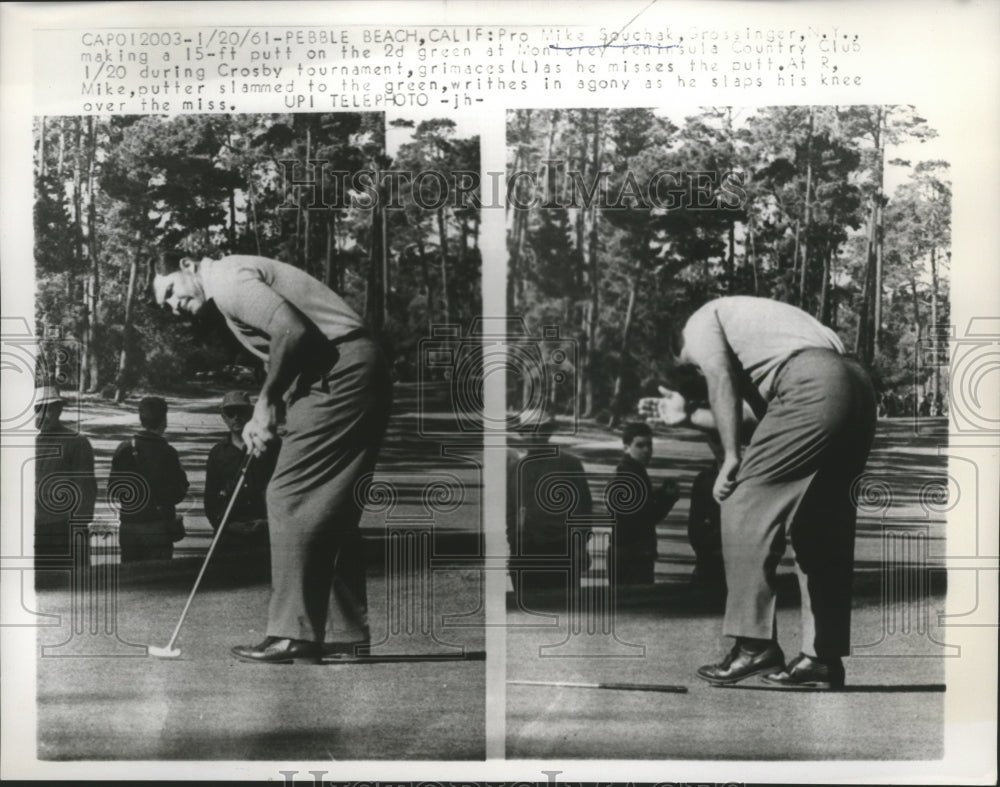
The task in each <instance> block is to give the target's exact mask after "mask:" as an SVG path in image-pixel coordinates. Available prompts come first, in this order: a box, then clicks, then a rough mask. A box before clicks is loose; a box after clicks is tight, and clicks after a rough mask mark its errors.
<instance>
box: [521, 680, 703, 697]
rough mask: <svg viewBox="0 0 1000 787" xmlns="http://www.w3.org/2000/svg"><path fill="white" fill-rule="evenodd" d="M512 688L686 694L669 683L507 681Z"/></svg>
mask: <svg viewBox="0 0 1000 787" xmlns="http://www.w3.org/2000/svg"><path fill="white" fill-rule="evenodd" d="M507 683H508V684H511V685H514V686H555V687H556V688H561V689H610V690H611V691H662V692H669V693H671V694H687V686H677V685H672V684H669V683H569V682H567V681H561V680H509V681H507Z"/></svg>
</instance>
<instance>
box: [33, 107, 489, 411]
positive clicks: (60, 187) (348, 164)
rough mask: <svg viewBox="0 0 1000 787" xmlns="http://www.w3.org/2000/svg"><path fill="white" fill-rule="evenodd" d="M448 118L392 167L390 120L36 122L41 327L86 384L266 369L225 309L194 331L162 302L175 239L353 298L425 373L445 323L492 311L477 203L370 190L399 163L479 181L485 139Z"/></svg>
mask: <svg viewBox="0 0 1000 787" xmlns="http://www.w3.org/2000/svg"><path fill="white" fill-rule="evenodd" d="M449 123H450V121H441V120H429V121H424V122H423V123H421V124H420V126H419V127H418V128H417V133H416V134H415V137H414V141H413V142H412V143H410V144H409V145H404V147H403V149H402V150H401V151H400V154H399V158H400V160H401V161H400V162H393V161H391V160H390V159H389V157H388V156H387V155H386V152H385V120H384V117H383V116H382V115H381V114H375V113H368V114H361V113H337V114H307V115H233V116H227V115H183V116H177V117H170V118H167V117H160V116H124V117H111V118H79V117H71V118H69V117H56V118H38V119H36V121H35V148H36V149H35V154H36V155H35V210H34V225H35V226H34V230H35V270H36V278H37V285H38V287H37V292H38V296H37V298H36V322H37V327H38V331H39V334H40V335H41V334H47V335H53V334H54V333H58V335H60V336H61V337H62V338H63V339H64V340H67V341H73V342H76V343H77V344H78V345H79V346H80V347H81V352H80V358H81V368H80V375H79V379H78V380H75V381H74V382H76V383H78V384H79V386H80V387H81V388H82V389H84V390H90V391H94V390H98V389H101V388H105V387H106V386H109V385H110V386H114V387H115V388H116V389H117V391H118V395H119V396H121V395H123V394H124V392H125V391H126V390H128V389H129V388H130V387H133V386H137V385H148V386H153V387H161V388H162V387H170V386H172V385H176V384H179V383H183V382H185V381H189V380H191V379H192V378H193V377H194V376H196V375H198V374H199V373H202V372H207V371H218V370H219V369H220V368H223V367H226V366H228V365H231V364H234V363H240V364H242V363H252V361H251V359H250V357H249V356H247V355H245V354H243V352H242V351H241V349H240V347H239V345H238V344H237V343H235V341H233V340H232V339H231V337H229V336H228V332H226V331H221V332H220V331H215V330H212V327H213V326H212V325H211V320H209V324H208V325H206V326H201V328H202V329H201V330H200V331H198V332H197V333H196V335H195V337H194V338H192V334H191V332H190V331H189V330H187V329H186V328H185V327H183V326H177V325H174V324H172V323H171V322H169V321H167V320H164V319H163V318H162V316H161V315H159V314H157V313H156V312H155V310H152V309H150V308H148V304H147V301H148V292H149V284H150V282H151V278H152V275H153V271H152V264H153V261H154V260H155V258H156V256H157V254H158V253H159V251H161V250H164V249H177V250H180V251H182V252H185V253H190V254H194V255H199V256H200V255H205V256H211V257H217V256H223V255H226V254H260V255H264V256H268V257H272V258H275V259H278V260H281V261H283V262H287V263H290V264H293V265H296V266H298V267H300V268H302V269H304V270H305V271H307V272H308V273H310V274H311V275H312V276H314V277H316V278H318V279H319V280H321V281H323V282H325V283H326V284H328V285H329V286H330V287H331V288H333V289H334V290H335V291H337V292H339V293H340V294H342V295H343V296H344V297H345V298H346V299H347V301H348V302H349V303H350V304H351V305H352V306H353V307H354V308H355V309H356V310H357V311H359V313H362V314H364V315H365V317H366V318H367V320H368V321H369V323H370V324H372V325H373V327H374V328H375V329H376V332H377V334H378V335H379V337H380V339H381V340H382V342H383V343H384V344H385V345H386V347H387V348H388V349H389V350H390V351H391V352H392V353H393V354H394V356H395V358H396V368H397V373H398V374H401V375H403V376H404V378H405V377H407V376H412V375H413V374H415V369H416V366H415V363H414V358H413V357H410V356H413V355H414V354H415V352H416V345H417V341H418V338H419V336H420V335H424V333H425V329H426V326H427V325H428V324H430V323H432V322H434V321H449V320H454V321H462V320H468V319H471V316H472V315H473V314H478V311H479V304H480V288H479V265H480V261H479V254H478V232H479V222H478V213H475V215H473V214H471V213H470V212H469V211H468V210H462V209H461V208H460V207H456V206H453V205H449V206H446V207H444V208H442V209H440V210H437V211H427V210H424V209H422V208H421V207H419V206H417V205H413V204H412V200H411V204H407V205H406V207H405V209H400V210H393V209H392V208H391V207H390V208H388V209H386V208H385V206H384V205H383V204H381V203H380V204H376V205H373V204H372V202H373V200H372V199H371V196H372V195H371V193H370V192H372V191H374V190H377V189H381V188H382V187H381V186H380V185H379V184H380V179H379V173H383V172H385V171H386V170H389V169H390V168H393V167H394V168H399V167H400V166H405V167H430V166H433V167H435V168H437V169H438V170H443V172H444V174H445V176H449V175H450V173H451V169H464V170H469V171H474V172H476V173H477V177H478V170H479V141H478V137H473V138H459V137H458V136H457V135H456V134H455V133H454V128H453V127H449ZM366 178H367V180H366ZM366 191H368V192H369V193H368V194H366V193H365V192H366ZM380 196H386V195H384V194H380ZM414 249H416V250H417V251H414ZM431 264H432V267H431V270H429V271H428V272H426V273H425V272H424V267H425V266H428V265H431ZM442 277H443V278H442ZM431 293H433V296H432V295H431ZM449 304H450V305H449Z"/></svg>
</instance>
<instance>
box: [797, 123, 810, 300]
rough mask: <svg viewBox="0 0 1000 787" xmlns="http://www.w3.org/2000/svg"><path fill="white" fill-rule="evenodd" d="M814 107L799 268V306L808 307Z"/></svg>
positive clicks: (807, 146) (808, 148)
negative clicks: (807, 277)
mask: <svg viewBox="0 0 1000 787" xmlns="http://www.w3.org/2000/svg"><path fill="white" fill-rule="evenodd" d="M813 121H814V118H813V109H812V107H809V126H808V129H807V131H806V200H805V210H804V211H803V213H804V216H803V218H804V222H805V227H804V228H803V230H802V246H801V248H802V263H801V268H800V269H799V307H800V308H802V309H805V308H806V273H807V271H808V267H809V226H810V223H811V221H812V195H811V191H812V138H813Z"/></svg>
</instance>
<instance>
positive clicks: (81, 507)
mask: <svg viewBox="0 0 1000 787" xmlns="http://www.w3.org/2000/svg"><path fill="white" fill-rule="evenodd" d="M65 404H66V400H65V399H63V398H62V396H60V395H59V390H58V389H57V388H56V387H55V386H52V385H45V386H40V387H38V388H36V389H35V428H36V429H37V430H38V437H37V438H36V440H35V457H36V459H35V568H36V569H42V568H46V567H52V568H56V567H59V568H65V567H68V566H69V565H70V562H69V561H70V559H71V557H76V558H77V560H76V563H77V565H79V564H80V562H81V561H82V564H83V565H85V566H86V565H89V564H90V537H89V532H88V529H87V525H88V524H89V523H90V521H91V520H92V519H93V518H94V502H95V501H96V500H97V479H96V478H95V477H94V449H93V447H92V446H91V444H90V440H88V439H87V438H86V437H84V436H83V435H82V434H79V433H78V432H76V431H75V430H73V429H70V428H69V427H67V426H66V425H65V424H63V423H62V421H61V420H60V419H61V417H62V412H63V408H64V406H65ZM66 502H68V503H69V504H70V505H69V506H67V505H66ZM74 531H75V532H78V533H81V534H82V537H78V538H77V539H76V544H75V546H74V543H73V533H74Z"/></svg>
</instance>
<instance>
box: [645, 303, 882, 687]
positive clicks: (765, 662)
mask: <svg viewBox="0 0 1000 787" xmlns="http://www.w3.org/2000/svg"><path fill="white" fill-rule="evenodd" d="M678 360H679V363H680V365H679V366H678V368H677V372H678V374H677V375H676V377H677V380H675V381H674V382H673V383H668V387H669V388H672V389H674V391H675V392H671V391H664V393H665V396H664V398H663V399H662V400H660V401H659V402H658V412H659V415H660V418H661V419H662V420H664V421H666V422H667V423H670V424H680V423H684V422H690V423H691V424H692V425H695V426H698V427H700V428H702V429H716V430H717V431H718V435H719V439H720V441H721V443H722V449H723V457H722V462H721V465H720V469H719V474H718V478H717V480H716V482H715V488H714V490H713V491H714V496H715V498H716V499H717V500H718V501H719V502H720V503H721V506H722V550H723V559H724V561H725V570H726V584H727V586H728V595H727V600H726V615H725V622H724V632H723V633H724V634H726V635H727V636H731V637H733V638H734V639H735V644H734V646H733V648H732V650H731V651H730V653H729V654H728V655H727V656H726V657H725V658H724V659H723V660H722V661H720V662H719V663H716V664H707V665H705V666H704V667H702V668H701V669H699V670H698V675H699V677H701V678H702V679H703V680H706V681H708V682H709V683H712V684H714V685H730V684H733V683H737V682H739V681H742V680H745V679H746V678H749V677H751V676H754V675H761V676H763V680H764V681H765V685H768V686H771V687H774V688H820V689H824V688H839V687H841V686H843V684H844V667H843V663H842V661H841V657H843V656H845V655H847V654H848V653H849V651H850V620H851V581H852V575H853V569H854V529H855V522H856V518H857V509H856V506H855V504H854V501H853V500H852V497H851V486H852V483H853V481H854V479H855V478H856V477H857V476H858V475H859V474H860V473H861V472H862V471H863V470H864V466H865V462H866V461H867V457H868V452H869V450H870V448H871V443H872V438H873V435H874V431H875V396H874V392H873V389H872V383H871V380H870V378H869V376H868V374H867V372H866V371H865V370H864V369H863V368H862V367H861V365H860V364H858V363H857V362H856V361H855V360H853V359H851V358H848V357H847V356H846V355H845V354H844V346H843V344H842V343H841V341H840V339H839V338H838V337H837V335H836V334H835V333H834V332H833V331H832V330H830V329H829V328H827V327H825V326H824V325H822V324H821V323H819V322H818V321H817V320H815V319H813V318H812V317H811V316H810V315H808V314H806V313H805V312H803V311H801V310H800V309H797V308H795V307H794V306H790V305H788V304H785V303H780V302H778V301H772V300H768V299H766V298H753V297H745V296H734V297H727V298H720V299H718V300H715V301H711V302H709V303H707V304H705V305H704V306H703V307H702V308H700V309H699V310H698V311H697V312H695V313H694V314H693V315H692V316H691V318H690V319H689V320H688V322H687V324H686V326H685V328H684V348H683V350H682V352H681V355H680V358H679V359H678ZM691 371H696V372H697V374H696V375H692V374H690V372H691ZM685 372H687V374H684V373H685ZM699 384H700V387H701V390H700V391H699V390H698V387H699ZM699 400H701V401H702V402H707V405H708V406H707V407H699V406H698V404H697V403H698V402H699ZM744 402H746V404H748V405H749V407H750V408H751V409H752V410H753V412H754V414H755V415H756V417H757V419H758V420H759V422H760V423H759V425H758V426H757V428H756V431H755V432H754V434H753V437H752V439H751V440H750V442H749V445H748V446H747V447H746V448H745V449H744V448H743V446H742V441H741V429H742V423H743V420H744V417H743V413H742V409H743V406H744ZM787 540H790V541H791V543H792V546H793V548H794V550H795V558H796V569H797V572H798V575H799V584H800V587H801V591H802V644H801V653H800V654H799V656H798V657H796V658H795V659H793V660H792V661H791V662H789V663H788V664H787V665H786V664H785V660H784V655H783V654H782V651H781V648H780V647H779V646H778V643H777V636H776V628H775V600H776V599H775V586H774V575H775V569H776V567H777V563H778V561H779V560H780V558H781V555H782V553H783V552H784V549H785V544H786V541H787Z"/></svg>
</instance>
